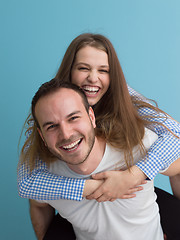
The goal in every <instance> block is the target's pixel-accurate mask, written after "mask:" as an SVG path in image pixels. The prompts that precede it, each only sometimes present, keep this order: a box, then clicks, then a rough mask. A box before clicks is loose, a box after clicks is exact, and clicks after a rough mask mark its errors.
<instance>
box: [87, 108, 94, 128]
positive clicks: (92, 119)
mask: <svg viewBox="0 0 180 240" xmlns="http://www.w3.org/2000/svg"><path fill="white" fill-rule="evenodd" d="M89 117H90V119H91V122H92V125H93V127H94V128H96V119H95V115H94V111H93V109H92V107H89Z"/></svg>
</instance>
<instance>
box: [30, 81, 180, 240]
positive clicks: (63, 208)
mask: <svg viewBox="0 0 180 240" xmlns="http://www.w3.org/2000/svg"><path fill="white" fill-rule="evenodd" d="M32 115H33V117H34V120H35V123H36V125H37V129H38V132H39V135H40V136H41V138H39V140H38V141H40V142H41V143H40V144H39V145H42V144H43V145H44V146H45V148H46V149H48V151H46V158H45V159H44V160H45V161H46V160H47V159H48V158H49V159H52V154H53V156H54V158H53V161H51V162H50V163H49V171H50V172H52V173H54V174H57V175H64V176H66V177H74V178H75V177H76V178H86V179H88V178H90V176H91V174H94V173H98V172H102V171H105V170H119V169H123V170H124V169H126V164H125V161H124V155H123V151H122V150H121V151H120V150H117V149H114V148H113V147H111V146H110V145H109V144H107V143H106V142H105V140H104V139H103V138H101V137H97V136H95V131H94V129H95V128H96V124H95V116H94V113H93V110H92V108H91V107H89V105H88V102H87V100H86V97H85V95H84V93H83V92H82V91H81V90H80V89H79V88H78V87H77V86H74V85H72V84H70V83H65V84H64V83H61V82H60V81H56V80H52V81H50V82H48V83H45V84H44V85H43V86H42V87H40V89H39V90H38V92H37V93H36V95H35V96H34V98H33V101H32ZM156 139H157V136H156V134H155V133H153V132H151V131H150V130H147V129H146V130H145V135H144V137H143V144H144V146H145V148H146V149H148V148H150V146H151V145H152V143H153V142H154V141H155V140H156ZM32 146H33V144H32ZM30 147H31V146H30ZM41 151H42V150H41V149H40V148H39V149H38V154H41ZM133 156H134V163H136V162H137V161H138V160H139V158H140V157H141V156H142V152H141V151H140V150H139V148H138V147H135V148H134V149H133ZM175 164H176V167H174V166H175ZM178 164H179V161H178V160H177V161H176V162H175V163H174V164H172V165H171V166H170V167H169V169H168V170H167V171H166V172H165V174H168V175H175V174H177V173H178V172H177V171H178V170H177V169H178V168H177V165H178ZM133 170H134V169H133V168H132V171H133ZM155 200H156V195H155V193H154V186H153V181H149V182H148V183H147V184H146V185H145V186H144V190H142V191H141V192H138V193H137V195H136V198H133V199H118V200H115V201H113V202H101V203H98V202H97V201H95V200H87V199H83V200H82V201H81V202H77V201H72V200H63V199H62V200H49V201H48V200H47V201H43V202H42V201H41V202H40V201H39V202H38V201H34V200H30V212H31V219H32V223H33V226H34V229H35V232H36V234H37V236H38V239H42V237H43V236H44V234H45V232H46V230H47V228H48V226H49V223H50V221H51V219H52V217H53V215H54V209H57V210H58V212H59V213H60V214H61V215H62V216H63V217H65V218H66V219H67V220H68V221H69V222H71V223H72V225H73V228H74V231H75V234H76V238H77V239H78V240H84V239H86V240H91V239H105V240H109V239H113V240H116V239H117V240H132V239H136V238H138V239H139V240H144V239H146V240H152V239H153V240H162V239H163V233H162V229H161V225H160V217H159V212H158V205H157V204H156V201H155Z"/></svg>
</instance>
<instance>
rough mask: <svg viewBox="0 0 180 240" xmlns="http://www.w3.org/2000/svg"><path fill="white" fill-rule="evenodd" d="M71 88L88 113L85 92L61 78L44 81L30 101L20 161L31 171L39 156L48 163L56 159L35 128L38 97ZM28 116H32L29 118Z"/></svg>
mask: <svg viewBox="0 0 180 240" xmlns="http://www.w3.org/2000/svg"><path fill="white" fill-rule="evenodd" d="M63 88H66V89H71V90H73V91H75V92H76V93H78V94H79V96H80V97H81V99H82V103H83V105H84V107H85V110H86V111H87V113H88V114H89V103H88V101H87V98H86V95H85V93H84V92H83V91H82V89H81V88H79V87H78V86H76V85H74V84H72V83H70V82H64V81H62V80H57V79H55V78H54V79H52V80H51V81H49V82H46V83H44V84H42V85H41V86H40V88H39V89H38V91H37V92H36V94H35V95H34V97H33V99H32V103H31V114H30V115H29V116H28V118H27V119H26V122H25V125H24V127H25V126H26V124H27V125H28V126H29V127H28V130H27V133H29V132H30V135H29V136H28V138H27V139H26V141H25V143H24V145H23V147H22V150H21V156H20V163H21V164H22V163H24V164H25V167H27V168H29V169H30V171H32V170H33V169H34V168H35V167H36V160H37V159H38V158H40V159H41V160H42V161H43V162H46V163H47V164H48V165H49V164H50V162H52V161H56V157H55V156H54V155H53V154H52V153H51V152H50V151H49V149H48V148H47V147H46V146H45V145H44V142H43V140H42V138H41V137H40V135H39V133H38V130H37V128H40V126H39V123H38V120H37V118H36V115H35V107H36V104H37V102H38V100H39V99H41V98H42V97H46V96H48V95H49V94H53V93H55V92H57V91H58V90H59V89H63ZM30 116H32V117H33V118H32V117H31V118H30Z"/></svg>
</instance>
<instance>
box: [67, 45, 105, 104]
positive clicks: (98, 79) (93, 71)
mask: <svg viewBox="0 0 180 240" xmlns="http://www.w3.org/2000/svg"><path fill="white" fill-rule="evenodd" d="M71 81H72V83H74V84H76V85H78V86H79V87H81V88H82V89H83V90H84V92H85V94H86V96H87V99H88V102H89V104H90V105H91V106H93V105H95V104H96V103H97V102H98V101H99V100H100V99H101V98H102V96H103V95H104V94H105V93H106V91H107V90H108V87H109V83H110V78H109V62H108V55H107V53H106V52H104V51H102V50H99V49H97V48H95V47H90V46H86V47H84V48H81V49H80V50H79V51H78V52H77V54H76V58H75V62H74V65H73V67H72V71H71Z"/></svg>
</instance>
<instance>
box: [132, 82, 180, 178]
mask: <svg viewBox="0 0 180 240" xmlns="http://www.w3.org/2000/svg"><path fill="white" fill-rule="evenodd" d="M129 93H130V95H132V96H136V97H138V98H141V99H142V98H143V100H144V99H145V98H144V97H143V96H141V95H140V94H139V93H137V92H135V91H134V90H133V89H132V88H130V87H129ZM138 112H139V115H140V116H142V117H143V116H146V115H152V116H153V117H155V118H149V119H148V120H150V121H156V122H161V123H163V125H165V126H166V127H167V128H168V129H170V130H171V131H172V132H173V133H174V134H175V135H176V136H177V137H179V138H177V137H175V136H173V135H172V134H171V133H170V132H169V131H168V130H167V129H166V128H165V127H163V126H161V125H158V124H156V123H154V122H152V125H150V126H148V128H149V129H151V130H152V131H154V132H155V133H156V134H157V135H158V139H157V140H156V141H155V142H154V144H153V145H152V146H151V148H150V149H149V151H148V154H147V155H146V156H145V157H144V158H143V159H141V160H140V161H139V162H138V163H137V164H136V166H137V167H139V168H140V169H141V170H142V171H143V172H144V173H145V174H146V176H147V177H148V178H149V179H151V180H152V179H154V177H155V176H156V175H157V174H158V172H159V171H160V170H163V169H166V168H167V167H169V166H170V165H171V164H172V163H173V162H174V161H175V160H177V159H178V158H179V157H180V124H179V123H178V122H176V121H175V120H174V119H172V118H171V117H168V116H167V118H164V115H163V114H161V113H157V112H156V111H154V110H152V109H149V108H140V109H139V111H138Z"/></svg>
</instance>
